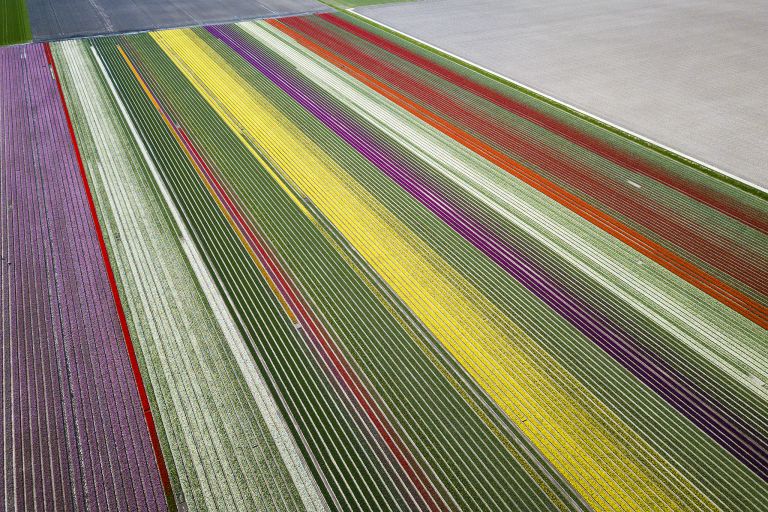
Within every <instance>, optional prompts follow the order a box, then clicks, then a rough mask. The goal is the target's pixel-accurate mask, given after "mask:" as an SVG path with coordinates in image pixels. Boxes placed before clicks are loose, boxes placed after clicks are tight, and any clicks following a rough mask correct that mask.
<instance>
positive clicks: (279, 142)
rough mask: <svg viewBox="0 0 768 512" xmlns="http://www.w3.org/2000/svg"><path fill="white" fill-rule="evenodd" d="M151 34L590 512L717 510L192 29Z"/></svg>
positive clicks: (208, 99) (236, 131)
mask: <svg viewBox="0 0 768 512" xmlns="http://www.w3.org/2000/svg"><path fill="white" fill-rule="evenodd" d="M152 37H153V38H154V39H155V40H156V41H157V43H158V44H159V45H160V46H161V47H162V48H163V50H164V51H165V52H166V53H167V54H168V56H169V57H170V58H171V59H172V61H173V62H174V63H175V64H176V65H177V66H178V67H179V69H180V70H181V71H182V72H183V73H184V74H185V76H186V77H187V78H188V79H189V80H190V82H191V83H192V84H193V85H194V86H195V87H196V88H197V90H198V91H199V93H200V94H201V95H202V96H203V97H204V98H205V99H206V100H207V101H208V103H209V104H210V105H211V106H212V107H213V108H214V109H215V110H216V111H217V112H218V113H219V114H220V115H221V117H222V118H223V119H224V121H225V122H227V123H228V125H229V126H230V128H231V129H232V130H233V131H234V132H235V133H237V134H238V136H240V137H242V135H241V133H245V134H247V136H248V137H249V138H252V139H253V140H255V141H258V144H259V146H260V147H261V148H262V149H263V151H264V152H265V153H266V154H267V155H268V156H269V158H270V160H271V161H273V162H274V163H275V164H276V165H277V166H278V167H279V169H280V170H281V171H282V172H283V173H284V174H285V175H286V177H287V178H288V179H289V180H290V181H291V182H292V183H294V184H295V185H296V186H297V187H298V189H299V190H301V191H302V192H303V194H305V195H306V197H307V198H308V199H309V200H310V201H312V202H313V203H314V204H315V206H316V207H317V208H318V209H319V210H320V211H322V212H323V214H324V215H325V216H326V217H327V218H328V219H329V220H330V222H332V223H333V224H334V226H335V227H336V228H337V229H338V230H339V231H340V232H341V233H342V235H343V236H344V237H345V238H346V239H347V240H348V241H349V242H350V243H351V244H352V245H353V246H354V247H355V249H356V250H357V251H358V252H359V253H360V255H361V256H362V257H363V258H364V259H365V260H366V261H367V262H368V264H370V265H371V267H372V268H373V269H374V270H375V271H376V272H377V273H379V274H380V275H381V276H382V278H383V279H384V280H385V281H386V282H387V283H388V284H389V285H390V286H391V287H392V289H393V290H394V291H395V293H397V294H398V295H399V296H400V297H401V299H402V300H403V301H404V303H405V304H406V305H407V306H408V307H409V308H411V310H412V311H413V312H414V313H415V314H416V315H417V316H418V317H419V318H420V319H421V321H422V322H423V323H424V324H425V326H426V327H427V328H428V329H429V330H430V331H431V332H433V333H434V335H435V336H436V337H437V338H438V339H439V340H440V341H441V342H442V343H443V344H444V345H445V347H446V348H447V349H448V350H449V351H450V352H451V353H452V354H453V355H454V357H456V358H457V360H458V361H459V362H460V363H461V364H462V365H463V366H464V368H465V369H466V370H467V371H468V372H469V373H470V374H471V375H472V377H473V378H474V379H476V380H477V382H478V383H479V384H480V385H481V386H482V387H483V388H484V389H485V390H486V391H487V392H488V393H489V395H490V396H491V397H492V398H493V399H494V400H495V401H496V402H497V403H498V404H499V405H500V406H501V408H502V409H503V410H504V411H505V412H506V413H507V414H508V415H509V416H510V418H511V419H512V420H513V421H514V422H515V423H516V424H517V425H518V426H519V427H520V428H521V430H522V431H523V432H524V433H525V434H526V435H527V436H528V437H529V438H530V439H531V440H532V442H533V443H534V444H535V445H536V446H537V447H538V448H539V450H541V452H542V453H543V454H544V455H545V456H546V457H547V458H548V459H549V460H550V461H551V462H552V464H553V465H554V466H555V467H556V468H557V469H558V470H559V471H560V472H561V473H562V474H563V475H564V476H565V477H566V478H567V479H568V480H569V481H570V482H571V484H572V485H573V486H574V488H575V489H576V490H577V491H578V492H579V493H581V494H582V495H583V496H584V498H585V499H586V500H587V502H588V503H589V504H590V505H591V506H593V507H594V508H596V509H602V510H619V509H622V510H626V509H637V510H660V509H664V510H675V509H684V508H711V509H714V508H715V507H714V505H713V504H712V503H711V502H709V501H707V500H706V498H704V497H703V496H702V495H701V494H700V493H699V492H698V491H697V490H696V489H695V488H694V487H693V486H692V485H691V484H690V482H688V481H687V480H686V479H685V478H684V477H683V476H682V475H680V474H679V473H677V472H676V471H675V470H674V469H673V468H672V467H671V466H670V465H669V464H668V463H666V462H665V461H664V460H663V459H662V458H661V457H660V456H659V455H658V454H657V453H656V452H655V451H654V450H653V449H652V448H651V447H650V446H648V445H647V443H645V442H644V441H643V440H642V439H640V438H639V437H638V436H637V435H636V434H635V433H634V432H632V431H631V430H630V429H629V428H628V427H627V426H626V425H624V424H623V422H622V421H621V420H620V419H619V418H618V417H616V416H615V415H614V414H613V413H612V412H611V411H609V410H608V409H607V408H606V407H605V406H604V405H603V404H601V403H600V402H599V401H598V400H597V399H596V397H594V396H593V395H591V393H590V392H589V391H588V390H587V389H585V388H584V387H583V386H582V385H581V384H580V383H579V382H578V381H576V380H575V379H574V378H573V377H572V376H571V375H570V374H568V373H567V372H566V371H565V370H564V369H563V368H562V367H561V366H560V365H559V364H558V363H557V362H556V361H555V360H554V359H553V358H552V357H551V356H549V355H548V354H547V353H546V352H545V351H544V350H543V349H542V348H541V347H540V346H539V345H538V344H537V343H536V342H535V341H534V340H533V339H531V338H530V337H529V336H528V335H527V334H526V333H525V332H523V331H522V330H521V329H520V328H519V327H518V326H516V325H515V324H514V323H513V321H512V320H511V319H510V318H508V317H506V316H505V315H504V314H503V313H502V312H501V311H500V310H499V309H498V308H496V307H495V306H494V305H493V304H492V303H491V302H490V301H489V300H488V299H487V298H486V297H485V296H483V295H482V294H481V293H480V292H478V290H477V289H475V288H474V287H473V286H472V284H471V283H469V282H468V281H467V280H466V279H464V278H463V277H462V276H461V275H460V274H459V273H458V272H456V271H455V270H454V269H453V268H452V267H451V266H450V265H449V264H447V263H446V262H445V261H444V260H442V258H441V257H440V256H439V255H437V254H436V253H435V252H434V251H433V250H432V249H431V248H430V247H428V246H427V245H426V244H425V243H424V242H423V241H422V240H421V239H420V238H418V237H417V236H416V235H415V234H413V233H412V232H410V231H409V230H408V228H407V227H406V226H404V225H403V224H402V223H400V222H399V221H398V220H397V219H396V218H395V217H394V215H392V214H391V212H389V211H388V210H387V209H386V208H385V207H384V206H383V205H381V204H380V202H379V201H378V200H377V199H376V198H375V197H373V196H372V195H371V194H369V193H368V192H367V191H366V190H365V189H364V188H362V187H361V186H360V185H359V184H358V183H357V182H356V181H355V180H354V179H353V178H352V177H350V176H349V175H348V174H347V173H346V172H345V171H344V170H343V169H342V168H341V167H340V166H339V165H338V164H337V163H336V162H335V161H334V160H333V159H332V158H331V157H330V156H329V155H328V154H326V153H325V152H324V151H323V149H322V148H320V147H319V146H318V145H317V144H315V143H314V142H313V141H312V140H310V139H309V138H308V137H307V136H306V135H305V134H303V133H302V131H301V130H300V129H299V128H298V127H296V126H295V125H293V124H292V123H291V121H290V120H288V119H287V118H286V117H285V116H284V115H283V114H282V113H281V112H280V111H279V109H277V108H276V107H274V106H273V105H272V104H270V102H269V100H268V99H267V98H266V97H264V96H263V95H261V94H260V93H259V92H258V91H256V90H255V89H254V88H253V87H252V86H251V85H249V84H248V83H247V82H246V81H245V80H244V79H243V78H242V77H240V76H239V75H238V73H237V71H235V70H234V69H233V68H232V67H231V66H230V65H229V64H228V62H227V61H226V60H225V59H223V58H222V57H221V56H220V55H218V54H217V53H216V52H215V51H214V50H213V49H212V48H211V47H209V46H208V44H207V43H206V42H205V41H204V40H202V39H201V38H200V37H199V36H198V35H196V34H195V33H194V32H193V31H191V30H174V31H164V32H159V33H152ZM251 151H253V149H251Z"/></svg>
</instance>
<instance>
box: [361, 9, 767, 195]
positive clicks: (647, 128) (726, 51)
mask: <svg viewBox="0 0 768 512" xmlns="http://www.w3.org/2000/svg"><path fill="white" fill-rule="evenodd" d="M358 12H360V13H361V14H364V15H366V16H369V17H372V18H374V19H376V20H378V21H380V22H382V23H385V24H387V25H390V26H392V27H394V28H396V29H398V30H401V31H403V32H405V33H408V34H410V35H412V36H414V37H417V38H419V39H422V40H424V41H427V42H429V43H431V44H434V45H435V46H438V47H440V48H443V49H445V50H447V51H449V52H451V53H455V54H457V55H459V56H461V57H463V58H466V59H468V60H470V61H473V62H475V63H477V64H480V65H482V66H484V67H487V68H489V69H492V70H493V71H496V72H498V73H500V74H503V75H505V76H507V77H509V78H511V79H513V80H516V81H518V82H521V83H523V84H526V85H529V86H530V87H533V88H534V89H537V90H539V91H542V92H544V93H546V94H549V95H551V96H554V97H555V98H558V99H560V100H562V101H565V102H567V103H569V104H571V105H574V106H576V107H578V108H580V109H583V110H585V111H587V112H589V113H591V114H593V115H597V116H599V117H602V118H604V119H606V120H608V121H610V122H613V123H615V124H618V125H620V126H622V127H624V128H626V129H629V130H631V131H633V132H636V133H639V134H640V135H643V136H645V137H648V138H651V139H653V140H655V141H657V142H659V143H661V144H664V145H666V146H669V147H671V148H673V149H676V150H678V151H680V152H683V153H685V154H688V155H690V156H692V157H694V158H697V159H699V160H702V161H704V162H706V163H709V164H711V165H714V166H716V167H719V168H720V169H722V170H724V171H726V172H729V173H732V174H735V175H737V176H740V177H742V178H744V179H746V180H748V181H750V182H752V183H755V184H758V185H760V186H763V187H768V3H766V2H765V1H764V0H745V1H741V2H727V1H726V2H723V1H721V0H676V1H674V2H668V1H660V0H580V1H577V0H439V1H436V0H426V1H423V2H415V3H409V4H393V5H385V6H377V7H369V8H364V9H359V10H358Z"/></svg>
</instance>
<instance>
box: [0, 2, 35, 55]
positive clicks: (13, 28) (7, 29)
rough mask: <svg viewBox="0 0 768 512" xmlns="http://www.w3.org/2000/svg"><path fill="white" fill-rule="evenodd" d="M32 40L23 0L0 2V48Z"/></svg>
mask: <svg viewBox="0 0 768 512" xmlns="http://www.w3.org/2000/svg"><path fill="white" fill-rule="evenodd" d="M30 39H32V32H31V30H30V28H29V17H28V16H27V6H26V3H25V2H24V0H3V1H2V2H0V46H5V45H9V44H18V43H24V42H27V41H29V40H30Z"/></svg>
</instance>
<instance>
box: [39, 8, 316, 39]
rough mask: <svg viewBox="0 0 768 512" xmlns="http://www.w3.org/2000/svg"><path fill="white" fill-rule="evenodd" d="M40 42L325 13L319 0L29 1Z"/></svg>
mask: <svg viewBox="0 0 768 512" xmlns="http://www.w3.org/2000/svg"><path fill="white" fill-rule="evenodd" d="M27 8H28V9H29V18H30V22H31V24H32V36H33V39H34V40H35V41H47V40H51V39H64V38H68V37H75V36H89V35H97V34H110V33H119V32H133V31H139V30H151V29H155V28H171V27H184V26H192V25H204V24H210V23H224V22H228V21H236V20H241V19H249V18H265V17H275V16H285V15H289V14H299V13H305V12H316V11H325V10H328V8H327V7H326V6H325V5H323V4H321V3H320V2H317V1H316V0H160V1H158V0H27Z"/></svg>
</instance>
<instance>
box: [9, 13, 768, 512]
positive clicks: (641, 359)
mask: <svg viewBox="0 0 768 512" xmlns="http://www.w3.org/2000/svg"><path fill="white" fill-rule="evenodd" d="M0 87H1V88H2V89H1V90H0V93H1V94H2V96H0V159H1V160H0V207H1V210H0V230H1V235H0V238H1V240H0V244H1V245H0V256H2V258H3V259H2V262H0V263H2V271H1V272H2V274H1V275H2V278H1V281H0V289H1V291H2V298H1V299H0V310H2V322H3V327H2V337H3V343H2V348H3V352H2V371H3V374H2V375H3V377H2V386H3V387H2V390H3V391H2V393H3V435H2V452H3V464H4V471H3V474H4V479H3V482H2V484H0V489H2V490H1V491H0V501H2V503H4V504H5V507H6V509H8V510H13V509H19V510H32V509H39V510H86V509H94V510H107V509H112V510H160V509H166V508H169V509H172V510H232V511H236V510H305V509H306V510H350V511H352V510H467V511H479V510H590V509H592V510H635V511H650V510H733V511H747V510H765V506H766V504H765V499H766V496H768V196H767V195H766V194H765V193H763V192H762V191H760V190H757V189H752V188H750V187H749V186H747V185H743V184H741V183H740V182H735V181H732V180H728V179H727V178H724V177H722V176H720V175H717V173H715V172H714V171H711V170H709V169H706V168H702V166H700V165H699V164H696V163H694V162H690V161H688V160H686V159H684V158H682V157H679V156H677V155H674V154H672V153H670V152H666V151H663V150H660V149H658V148H655V147H653V146H651V145H650V144H648V143H645V142H643V141H640V140H636V139H633V138H631V137H629V136H627V135H625V134H623V133H619V132H617V131H616V130H613V129H610V128H609V127H606V126H603V125H601V124H599V123H597V122H594V121H592V120H590V119H588V118H586V116H584V115H581V114H578V113H576V112H573V111H570V110H568V109H566V108H565V107H563V106H561V105H559V104H556V103H555V102H554V101H552V100H549V99H546V98H543V97H539V96H537V95H535V94H534V93H531V92H530V91H527V90H524V89H522V88H521V87H519V86H516V85H514V84H511V83H507V82H504V81H503V80H500V79H498V78H496V77H493V76H490V75H489V74H487V73H483V72H482V71H480V70H478V69H475V68H473V67H472V66H469V65H466V64H463V63H461V62H458V61H457V60H455V59H452V58H450V57H449V56H447V55H444V54H442V53H440V52H438V51H434V50H432V49H429V48H427V47H425V46H423V45H420V44H419V43H417V42H415V41H413V40H410V39H407V38H405V37H402V36H399V35H396V34H394V33H393V32H390V31H388V30H387V29H385V28H383V27H381V26H379V25H376V24H374V23H371V22H368V21H365V20H363V19H362V18H360V17H358V16H356V15H355V14H353V13H341V12H331V13H324V14H316V15H309V16H300V17H288V18H276V19H270V20H260V21H246V22H241V23H236V24H225V25H211V26H204V27H197V28H188V29H175V30H166V31H156V32H149V33H138V34H131V35H120V36H108V37H99V38H92V39H79V40H68V41H61V42H52V43H35V44H31V45H27V46H14V47H8V48H2V49H0Z"/></svg>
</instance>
